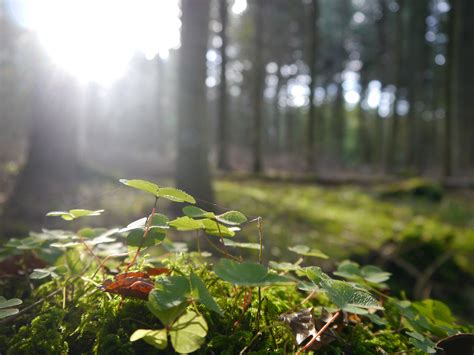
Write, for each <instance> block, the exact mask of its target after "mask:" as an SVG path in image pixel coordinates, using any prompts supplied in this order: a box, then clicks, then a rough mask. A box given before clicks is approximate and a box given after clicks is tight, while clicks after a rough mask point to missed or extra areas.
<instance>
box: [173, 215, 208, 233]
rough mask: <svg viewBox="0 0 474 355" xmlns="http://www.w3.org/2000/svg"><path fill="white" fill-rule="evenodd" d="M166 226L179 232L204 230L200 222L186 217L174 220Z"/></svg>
mask: <svg viewBox="0 0 474 355" xmlns="http://www.w3.org/2000/svg"><path fill="white" fill-rule="evenodd" d="M168 225H169V226H171V227H174V228H176V229H177V230H179V231H191V230H198V229H203V228H204V225H203V223H202V222H201V221H200V220H195V219H192V218H189V217H187V216H184V217H179V218H176V219H175V220H172V221H171V222H168Z"/></svg>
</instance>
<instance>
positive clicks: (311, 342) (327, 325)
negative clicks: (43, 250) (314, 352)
mask: <svg viewBox="0 0 474 355" xmlns="http://www.w3.org/2000/svg"><path fill="white" fill-rule="evenodd" d="M339 314H341V311H337V312H336V313H334V315H333V316H332V317H331V318H330V319H329V320H328V321H327V322H326V324H325V325H324V326H323V327H322V328H321V329H320V330H319V331H318V332H317V333H316V335H315V336H314V337H313V339H311V340H310V341H309V342H308V344H306V345H305V346H304V347H303V348H302V349H301V350H300V351H298V352H297V353H296V355H299V354H300V352H301V351H306V350H307V349H309V347H310V346H311V345H313V343H315V342H316V341H318V338H319V337H320V336H321V335H322V334H323V333H324V331H325V330H326V329H327V328H328V327H329V326H330V325H331V324H332V322H334V321H335V320H336V318H337V317H339Z"/></svg>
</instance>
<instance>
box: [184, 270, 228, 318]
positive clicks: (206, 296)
mask: <svg viewBox="0 0 474 355" xmlns="http://www.w3.org/2000/svg"><path fill="white" fill-rule="evenodd" d="M190 281H191V290H192V293H193V295H194V297H195V298H197V299H198V300H199V302H201V303H202V304H203V305H205V306H206V307H207V308H209V309H210V310H212V311H214V312H216V313H217V314H219V315H221V316H222V315H223V313H222V310H221V308H220V307H219V305H218V304H217V303H216V301H215V300H214V297H212V296H211V294H210V293H209V290H208V289H207V287H206V285H205V284H204V282H203V281H202V280H201V278H200V277H199V276H197V275H196V274H195V273H193V272H191V276H190Z"/></svg>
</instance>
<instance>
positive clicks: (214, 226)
mask: <svg viewBox="0 0 474 355" xmlns="http://www.w3.org/2000/svg"><path fill="white" fill-rule="evenodd" d="M200 221H201V222H202V224H203V225H204V231H205V232H206V233H207V234H209V235H213V236H216V237H233V236H234V235H235V232H234V231H233V230H231V229H229V228H227V227H226V226H224V225H223V224H220V223H217V222H216V221H214V220H212V219H209V218H206V219H201V220H200Z"/></svg>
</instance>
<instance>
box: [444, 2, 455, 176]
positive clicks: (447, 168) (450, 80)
mask: <svg viewBox="0 0 474 355" xmlns="http://www.w3.org/2000/svg"><path fill="white" fill-rule="evenodd" d="M457 16H458V0H453V1H451V11H450V13H449V17H448V36H449V42H448V53H447V60H446V83H445V95H446V116H445V117H444V127H443V128H444V132H443V138H444V140H443V164H442V167H443V178H449V177H450V176H451V175H452V122H453V118H454V105H453V103H454V97H455V95H454V94H455V92H456V91H455V92H453V90H455V88H454V83H455V82H456V79H457V75H456V72H455V68H456V64H457V53H456V52H457V39H458V38H457V37H458V33H457V31H456V29H457V28H456V23H457Z"/></svg>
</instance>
